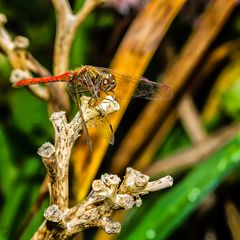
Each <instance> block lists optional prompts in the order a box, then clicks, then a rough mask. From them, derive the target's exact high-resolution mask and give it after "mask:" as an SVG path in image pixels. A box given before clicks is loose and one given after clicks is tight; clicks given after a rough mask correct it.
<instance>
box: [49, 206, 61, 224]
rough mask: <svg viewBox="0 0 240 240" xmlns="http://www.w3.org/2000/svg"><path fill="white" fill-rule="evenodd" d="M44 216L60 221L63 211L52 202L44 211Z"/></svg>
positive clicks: (52, 220)
mask: <svg viewBox="0 0 240 240" xmlns="http://www.w3.org/2000/svg"><path fill="white" fill-rule="evenodd" d="M44 217H45V218H46V219H47V220H48V221H51V222H55V223H56V222H60V221H61V220H62V217H63V212H62V211H61V210H60V209H59V206H58V205H56V204H53V205H51V206H49V207H48V208H47V209H46V210H45V211H44Z"/></svg>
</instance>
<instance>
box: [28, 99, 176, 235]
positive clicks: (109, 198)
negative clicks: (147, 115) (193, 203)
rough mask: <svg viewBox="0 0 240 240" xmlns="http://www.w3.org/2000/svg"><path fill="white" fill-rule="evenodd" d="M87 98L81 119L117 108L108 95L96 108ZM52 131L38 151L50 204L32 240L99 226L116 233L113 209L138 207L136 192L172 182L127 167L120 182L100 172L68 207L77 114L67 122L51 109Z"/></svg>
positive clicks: (79, 128)
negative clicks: (52, 136) (51, 137)
mask: <svg viewBox="0 0 240 240" xmlns="http://www.w3.org/2000/svg"><path fill="white" fill-rule="evenodd" d="M89 99H90V98H89V97H82V98H81V102H82V106H81V107H82V111H83V113H84V119H85V121H86V122H89V121H91V120H93V119H95V118H97V117H99V115H100V114H101V113H100V109H101V111H103V110H104V112H105V113H104V114H110V113H111V112H113V111H116V110H118V109H119V105H118V103H117V102H116V101H115V100H114V99H113V98H112V97H110V96H108V97H106V99H105V100H104V101H103V102H102V103H100V105H101V106H100V108H99V107H90V106H89ZM50 120H51V122H52V124H53V127H54V132H55V144H54V145H52V144H51V143H45V144H43V145H42V146H41V147H40V148H39V151H38V154H39V155H40V156H41V157H42V161H43V163H44V165H45V167H46V169H47V172H48V175H49V179H50V182H49V192H50V206H49V207H48V208H47V209H46V210H45V212H44V217H45V219H46V220H45V221H44V222H43V223H42V225H41V226H40V228H39V229H38V231H37V232H36V233H35V234H34V236H33V238H32V239H34V240H40V239H41V240H42V239H44V240H48V239H61V240H64V239H72V238H73V237H74V236H76V235H77V234H78V233H79V232H81V231H82V230H84V229H86V228H89V227H99V228H101V229H103V230H104V231H105V232H106V233H108V234H110V233H119V232H120V230H121V224H120V223H119V222H115V221H112V220H111V219H110V218H109V217H110V216H111V215H112V213H113V212H114V211H115V210H118V209H122V208H123V209H130V208H132V207H134V206H137V207H139V206H141V204H142V200H141V198H140V195H143V194H147V193H149V192H151V191H157V190H160V189H163V188H166V187H170V186H172V184H173V180H172V178H171V177H170V176H166V177H164V178H161V179H159V180H156V181H153V182H150V181H149V177H148V176H147V175H144V174H142V173H140V172H139V171H136V170H134V169H132V168H127V170H126V174H125V176H124V179H123V181H122V182H121V179H120V178H119V177H118V176H117V175H112V174H107V173H105V174H103V175H102V176H101V179H98V180H95V181H93V183H92V191H91V192H90V194H89V195H88V197H87V198H86V199H85V200H84V201H83V202H81V203H79V204H77V205H75V206H73V207H72V208H69V206H68V203H69V199H68V198H69V193H68V179H69V178H68V166H69V159H70V155H71V151H72V147H73V144H74V142H75V141H76V139H77V138H78V137H79V136H80V133H81V131H82V119H81V117H80V115H79V113H77V114H76V116H75V117H74V118H73V120H72V121H71V122H69V123H68V122H67V120H66V116H65V112H55V113H53V114H52V116H51V118H50Z"/></svg>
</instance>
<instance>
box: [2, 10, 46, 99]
mask: <svg viewBox="0 0 240 240" xmlns="http://www.w3.org/2000/svg"><path fill="white" fill-rule="evenodd" d="M6 22H7V18H6V16H5V15H4V14H2V13H0V48H1V49H2V50H3V51H4V53H5V54H6V55H7V56H8V58H9V61H10V63H11V65H12V67H13V69H15V70H16V71H18V70H21V71H23V72H24V75H22V74H16V73H15V72H14V73H13V75H14V78H13V79H11V80H12V81H18V80H21V79H23V78H21V77H26V76H27V77H32V75H31V71H32V70H33V69H38V71H41V72H42V73H44V74H45V75H48V74H49V73H48V72H47V70H46V69H45V68H44V67H43V66H41V64H40V63H38V62H37V60H36V59H34V58H33V57H31V58H30V59H29V58H28V53H27V50H26V49H27V48H28V46H29V41H28V39H27V38H25V37H22V36H16V37H15V38H14V39H12V37H11V36H10V34H9V33H8V32H7V31H6V29H5V28H4V24H5V23H6ZM33 72H35V71H33ZM30 90H31V91H32V92H33V93H34V94H35V95H36V96H37V97H39V98H41V99H43V100H48V99H49V92H48V90H47V89H46V88H42V87H40V86H31V87H30Z"/></svg>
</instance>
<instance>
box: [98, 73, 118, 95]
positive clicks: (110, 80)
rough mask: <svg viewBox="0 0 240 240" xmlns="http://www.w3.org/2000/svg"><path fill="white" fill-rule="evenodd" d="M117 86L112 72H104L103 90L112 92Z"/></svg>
mask: <svg viewBox="0 0 240 240" xmlns="http://www.w3.org/2000/svg"><path fill="white" fill-rule="evenodd" d="M115 87H116V79H115V77H114V76H113V74H111V73H106V74H104V76H103V78H102V81H101V90H102V91H104V92H110V91H112V90H113V89H114V88H115Z"/></svg>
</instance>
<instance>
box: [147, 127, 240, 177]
mask: <svg viewBox="0 0 240 240" xmlns="http://www.w3.org/2000/svg"><path fill="white" fill-rule="evenodd" d="M239 130H240V126H239V124H238V125H236V124H234V125H231V126H228V127H226V128H224V129H221V130H220V131H219V132H217V133H215V134H214V135H211V136H208V137H207V138H206V139H204V141H202V142H200V143H198V144H196V145H195V146H193V147H190V148H189V149H187V150H185V151H183V152H180V153H179V152H178V153H176V154H175V155H173V156H170V157H168V158H166V159H162V160H160V159H159V161H157V162H156V163H154V164H152V165H151V166H150V167H149V168H147V169H146V171H145V173H147V174H149V175H150V176H153V175H158V174H162V173H163V172H168V173H169V172H172V171H177V170H180V169H185V168H188V167H191V166H193V165H194V164H196V163H198V162H200V161H202V160H204V159H206V157H207V156H209V155H210V154H211V153H213V152H214V151H216V150H217V149H219V148H221V146H222V145H223V144H225V143H227V141H229V140H230V139H231V138H233V137H234V136H235V135H236V132H239Z"/></svg>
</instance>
